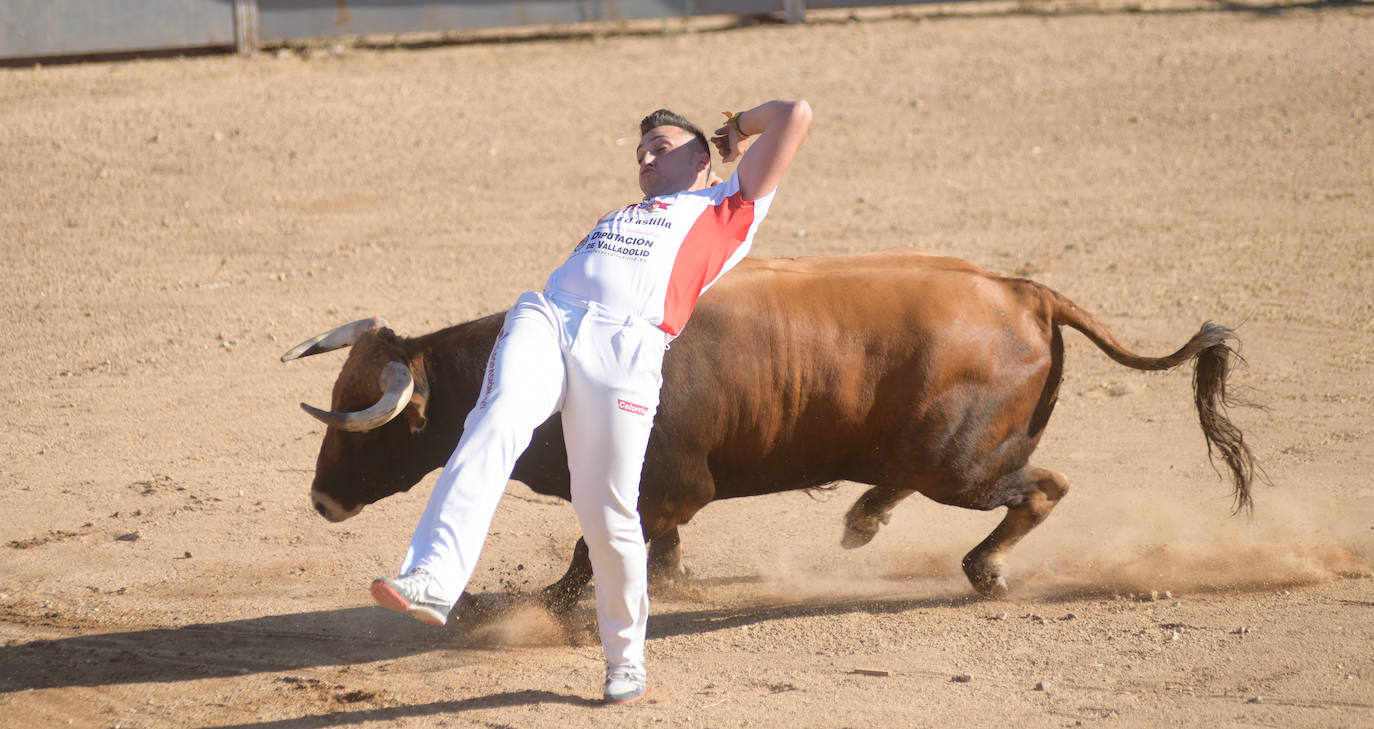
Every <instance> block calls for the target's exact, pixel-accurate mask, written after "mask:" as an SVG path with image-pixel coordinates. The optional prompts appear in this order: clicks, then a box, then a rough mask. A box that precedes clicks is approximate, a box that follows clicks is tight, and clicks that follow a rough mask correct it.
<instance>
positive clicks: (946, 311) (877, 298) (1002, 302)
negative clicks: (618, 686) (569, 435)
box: [282, 249, 1257, 609]
mask: <svg viewBox="0 0 1374 729" xmlns="http://www.w3.org/2000/svg"><path fill="white" fill-rule="evenodd" d="M502 321H503V315H502V314H492V315H490V316H487V317H484V318H480V319H477V320H475V321H470V322H467V323H465V324H459V325H457V326H454V327H450V328H447V329H444V330H442V331H438V332H434V333H431V334H427V335H424V336H421V337H417V338H405V337H401V336H398V335H397V334H395V333H394V332H393V331H392V330H391V329H389V328H386V327H385V326H384V325H383V323H382V322H380V321H379V320H362V321H360V322H354V323H353V324H349V325H345V326H343V327H339V328H338V329H335V330H332V331H330V332H327V333H325V334H322V335H320V336H317V337H314V338H312V339H310V340H307V341H305V342H302V343H301V344H300V345H298V346H297V347H295V348H293V349H292V350H291V351H289V352H287V353H286V354H285V355H283V356H282V360H283V361H289V360H292V359H296V358H298V357H304V356H308V355H312V354H317V353H320V352H325V351H329V350H332V349H338V348H341V347H345V346H351V351H350V354H349V356H348V359H347V361H346V362H345V364H344V366H343V370H342V372H341V373H340V375H339V377H338V380H337V381H336V382H335V385H334V390H333V400H332V406H331V409H330V410H328V411H324V410H319V409H316V408H313V407H311V406H310V405H306V404H304V403H303V404H302V407H303V408H305V409H306V411H307V412H309V413H310V414H311V415H313V416H314V417H316V418H317V419H319V420H320V421H322V422H324V423H325V424H326V425H327V426H329V427H328V428H327V430H326V432H325V435H324V441H323V443H322V444H321V446H320V451H319V456H318V459H317V462H316V468H315V478H314V482H313V484H312V487H311V499H312V501H313V503H314V506H315V509H316V510H317V511H319V513H320V514H321V515H323V516H324V517H325V518H326V519H329V520H330V521H341V520H343V519H347V518H350V517H352V516H354V515H356V514H357V513H358V512H359V511H361V510H362V509H363V507H364V506H366V505H367V504H371V503H373V502H376V501H377V500H379V499H382V498H385V497H387V496H389V495H391V494H395V493H398V492H400V491H405V490H408V489H409V488H410V487H411V486H413V485H415V484H416V483H417V482H419V481H420V480H421V479H422V478H423V477H424V476H425V475H426V474H428V473H429V472H431V471H433V470H434V469H437V468H439V467H441V466H442V465H443V464H444V462H445V461H446V460H447V458H448V456H449V454H450V452H451V451H452V450H453V448H454V447H455V445H456V444H457V441H458V438H459V436H460V435H461V434H462V424H463V420H464V417H465V416H466V414H467V413H468V411H469V410H470V409H471V408H472V406H473V404H474V403H475V402H476V399H477V394H478V389H479V386H480V384H481V382H482V378H483V373H484V369H485V363H486V359H487V356H488V353H489V352H490V351H491V348H492V345H493V343H494V342H495V340H496V337H497V334H498V332H499V331H500V329H501V325H502ZM1065 326H1068V327H1070V328H1073V329H1075V330H1077V331H1079V332H1081V333H1082V334H1084V335H1085V336H1086V337H1087V338H1088V339H1089V340H1090V341H1091V342H1092V343H1093V344H1095V345H1096V346H1097V347H1098V348H1099V349H1101V350H1102V351H1103V352H1104V353H1105V354H1106V355H1107V356H1108V357H1109V358H1111V359H1112V360H1114V361H1115V362H1117V363H1119V364H1121V365H1124V366H1126V367H1130V368H1133V369H1138V370H1166V369H1171V368H1175V367H1178V366H1180V365H1182V364H1185V363H1187V362H1190V361H1192V362H1194V377H1193V394H1194V397H1193V399H1194V405H1195V407H1196V410H1197V415H1198V418H1199V422H1200V424H1201V427H1202V435H1203V438H1204V439H1205V440H1206V442H1207V446H1208V453H1209V456H1210V457H1213V458H1216V457H1218V456H1219V457H1220V459H1221V461H1222V462H1224V464H1225V467H1226V469H1227V470H1228V471H1229V476H1230V481H1231V485H1232V488H1233V496H1234V499H1235V509H1236V510H1237V511H1239V510H1242V509H1248V508H1249V507H1250V505H1251V495H1250V490H1251V486H1252V483H1253V481H1254V480H1255V476H1256V469H1257V466H1256V463H1255V460H1254V458H1253V455H1252V453H1251V451H1250V448H1249V447H1248V445H1247V444H1246V442H1245V440H1244V437H1243V435H1242V433H1241V431H1240V430H1239V429H1238V428H1237V427H1236V425H1235V424H1234V423H1233V422H1232V421H1231V420H1230V419H1229V417H1228V416H1227V406H1228V404H1229V401H1228V399H1227V396H1226V383H1227V379H1228V377H1229V374H1230V372H1231V370H1232V369H1233V367H1234V364H1235V362H1236V361H1237V357H1238V356H1237V355H1236V353H1235V351H1234V350H1233V349H1232V347H1231V346H1230V344H1229V342H1231V341H1234V333H1233V332H1232V330H1230V329H1228V328H1227V327H1224V326H1220V325H1217V324H1213V323H1211V322H1208V323H1204V324H1203V325H1202V327H1201V328H1200V329H1199V331H1198V332H1197V333H1196V334H1194V335H1193V336H1192V337H1191V338H1190V339H1189V340H1188V341H1187V342H1186V343H1185V344H1184V345H1183V346H1182V347H1181V348H1180V349H1179V350H1178V351H1176V352H1174V353H1173V354H1170V355H1167V356H1164V357H1146V356H1142V355H1138V354H1135V353H1132V352H1130V351H1128V350H1126V349H1125V348H1124V347H1122V346H1121V345H1120V344H1119V343H1118V342H1117V341H1116V339H1115V338H1114V337H1113V336H1112V334H1111V333H1110V332H1108V331H1107V329H1106V328H1105V327H1104V326H1103V325H1102V324H1101V323H1100V322H1099V321H1098V320H1097V319H1096V318H1095V317H1094V316H1093V315H1092V314H1090V313H1088V312H1087V311H1084V310H1083V309H1081V308H1079V307H1078V306H1077V305H1075V304H1074V303H1073V302H1072V301H1070V300H1069V299H1067V298H1066V297H1064V296H1062V295H1061V294H1059V293H1057V292H1055V291H1054V290H1052V289H1050V288H1049V287H1047V286H1045V285H1043V284H1040V283H1037V282H1035V281H1031V280H1028V279H1024V278H1013V277H1006V276H1000V275H996V274H993V273H989V272H987V271H984V270H981V269H979V268H977V267H975V266H973V265H972V264H970V263H968V262H965V261H962V260H958V259H954V258H946V257H940V256H936V255H931V254H927V253H923V252H919V251H914V250H908V249H896V250H890V251H885V252H879V253H869V254H859V255H840V256H816V257H808V258H799V259H778V260H758V259H749V260H746V261H744V262H743V263H741V264H740V265H739V266H738V267H737V268H736V269H735V270H734V271H732V272H731V273H730V274H729V275H728V276H726V277H724V278H723V279H721V280H720V281H719V282H718V283H717V284H716V285H715V286H714V287H713V288H712V289H711V290H710V291H709V292H708V294H707V295H706V296H704V297H703V298H702V300H701V302H700V305H699V306H698V308H697V310H696V312H695V314H694V315H693V317H692V321H691V324H690V326H688V327H687V328H686V329H685V331H684V333H683V335H682V336H681V337H679V338H678V339H677V340H675V341H674V343H673V345H672V348H671V351H669V352H668V353H667V356H666V358H665V360H664V373H663V380H664V385H663V390H662V401H661V403H660V406H659V409H658V413H657V416H656V418H655V421H654V429H653V435H652V437H651V438H650V440H649V444H648V449H647V452H646V454H645V460H644V469H643V477H642V482H641V486H640V496H639V512H640V516H641V520H642V524H643V529H644V535H645V538H646V539H647V540H649V555H650V557H649V559H650V571H651V575H653V576H654V578H655V579H661V578H663V577H664V576H673V575H677V574H680V573H681V569H682V568H681V541H680V536H679V534H678V527H679V526H681V525H683V524H686V523H688V522H689V521H690V520H691V519H692V516H693V515H694V514H696V513H697V511H698V510H699V509H701V508H702V507H703V506H705V505H706V504H708V503H710V502H712V501H715V500H718V499H729V498H736V497H742V496H754V495H758V494H769V493H775V492H780V491H788V490H793V489H807V488H813V487H820V486H823V485H826V484H830V483H833V482H836V481H842V480H843V481H854V482H858V483H863V484H868V485H870V486H871V488H870V489H868V490H867V491H866V492H865V493H863V494H862V495H861V496H860V497H859V498H858V500H857V501H856V502H855V503H854V505H853V506H852V507H851V508H850V509H849V510H848V512H847V514H846V516H845V518H844V530H843V537H842V545H843V546H844V547H846V548H855V547H859V546H862V545H864V544H867V543H868V542H869V541H870V540H872V539H873V538H874V536H875V535H876V534H877V532H878V530H879V528H880V526H882V525H884V524H887V523H888V522H889V519H890V514H891V511H892V509H893V507H895V506H896V505H897V504H898V503H899V502H901V501H902V500H903V499H905V498H906V497H908V496H910V495H911V494H914V493H921V494H923V495H925V496H926V497H928V498H930V499H933V500H935V501H937V502H940V503H942V504H948V505H951V506H960V507H964V508H968V509H979V510H991V509H995V508H998V507H1006V509H1007V512H1006V515H1005V517H1004V518H1003V519H1002V521H1001V522H1000V523H999V524H998V525H997V526H996V528H994V529H993V531H992V532H991V533H990V534H989V535H988V536H987V537H986V538H985V539H983V540H982V542H980V543H979V544H977V545H976V546H975V547H973V549H972V550H970V551H969V552H968V554H967V555H966V556H965V557H964V558H963V562H962V566H963V570H964V573H965V575H967V577H968V579H969V582H970V583H971V584H972V585H973V587H974V589H976V590H977V591H978V592H979V593H982V594H983V595H988V596H998V595H1001V594H1004V593H1005V592H1006V590H1007V581H1006V569H1005V567H1004V562H1005V558H1006V556H1007V553H1008V551H1009V550H1010V549H1011V548H1012V547H1013V546H1014V545H1015V544H1016V543H1017V542H1018V541H1020V540H1021V538H1022V537H1024V536H1025V535H1026V534H1027V533H1028V532H1030V531H1031V530H1032V529H1034V528H1035V527H1036V526H1037V525H1039V524H1040V523H1041V522H1042V521H1044V520H1045V518H1046V517H1047V516H1049V514H1050V512H1051V511H1052V510H1053V509H1054V507H1055V504H1057V503H1058V502H1059V501H1060V499H1062V498H1063V497H1064V495H1065V494H1066V493H1067V492H1068V490H1069V484H1068V481H1067V480H1066V479H1065V478H1064V476H1063V475H1062V474H1060V473H1057V472H1055V471H1052V470H1049V469H1045V468H1040V467H1037V466H1033V465H1031V464H1030V462H1029V461H1030V457H1031V454H1032V452H1034V450H1035V448H1036V446H1037V444H1038V443H1039V442H1040V437H1041V435H1042V434H1043V433H1044V431H1045V426H1046V424H1047V423H1048V422H1049V418H1050V414H1051V412H1052V411H1053V409H1054V406H1055V403H1056V400H1057V397H1058V389H1059V384H1060V380H1061V378H1062V374H1063V370H1064V343H1063V338H1062V333H1061V329H1062V328H1063V327H1065ZM512 478H513V479H515V480H518V481H521V482H524V483H525V484H527V485H528V486H529V487H530V488H532V489H533V490H534V491H536V492H538V493H541V494H547V495H552V496H558V497H561V498H563V499H568V498H569V489H568V467H567V461H566V456H565V452H564V444H563V433H562V425H561V422H560V419H559V418H558V417H557V416H554V417H552V418H550V419H549V420H548V421H547V422H545V423H544V424H543V425H541V426H540V427H539V428H538V429H537V430H536V431H535V434H534V437H533V439H532V441H531V445H530V447H529V449H528V450H527V451H526V452H525V453H524V454H523V456H521V458H520V459H519V461H518V462H517V464H516V466H515V471H514V473H513V474H512ZM591 577H592V572H591V564H590V562H589V561H588V559H587V552H586V545H585V543H583V542H582V541H580V540H579V542H578V544H577V546H576V548H575V550H574V554H573V559H572V563H571V565H570V566H569V568H568V571H567V573H566V574H565V575H564V576H563V577H562V578H560V579H559V580H558V581H557V582H555V583H554V584H552V585H550V586H549V587H547V588H545V589H544V592H543V598H544V599H545V600H546V602H547V603H548V604H549V605H550V606H551V607H553V608H555V609H567V608H569V607H571V606H572V605H573V604H574V603H575V602H576V600H577V599H578V598H579V596H580V595H581V593H582V591H583V589H584V588H585V587H586V585H587V584H588V582H589V581H590V580H591Z"/></svg>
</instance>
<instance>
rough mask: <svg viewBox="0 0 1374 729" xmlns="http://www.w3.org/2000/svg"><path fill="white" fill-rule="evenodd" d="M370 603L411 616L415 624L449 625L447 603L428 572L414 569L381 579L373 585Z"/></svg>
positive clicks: (450, 604)
mask: <svg viewBox="0 0 1374 729" xmlns="http://www.w3.org/2000/svg"><path fill="white" fill-rule="evenodd" d="M371 592H372V599H373V600H376V601H377V604H378V605H381V606H382V607H384V608H386V609H387V610H395V611H396V612H400V613H410V614H411V616H412V617H414V618H415V619H416V620H418V621H420V622H422V623H426V624H428V625H443V624H444V623H447V622H448V612H449V611H450V610H452V609H453V601H452V600H449V599H448V598H447V597H446V596H445V595H443V594H442V592H441V591H440V590H439V587H438V585H436V584H434V577H433V576H432V575H430V574H429V573H428V572H426V571H424V570H422V569H417V570H412V571H410V572H409V573H407V574H404V575H401V576H400V577H397V578H395V579H392V578H390V577H381V578H378V579H376V580H373V581H372V589H371Z"/></svg>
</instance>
